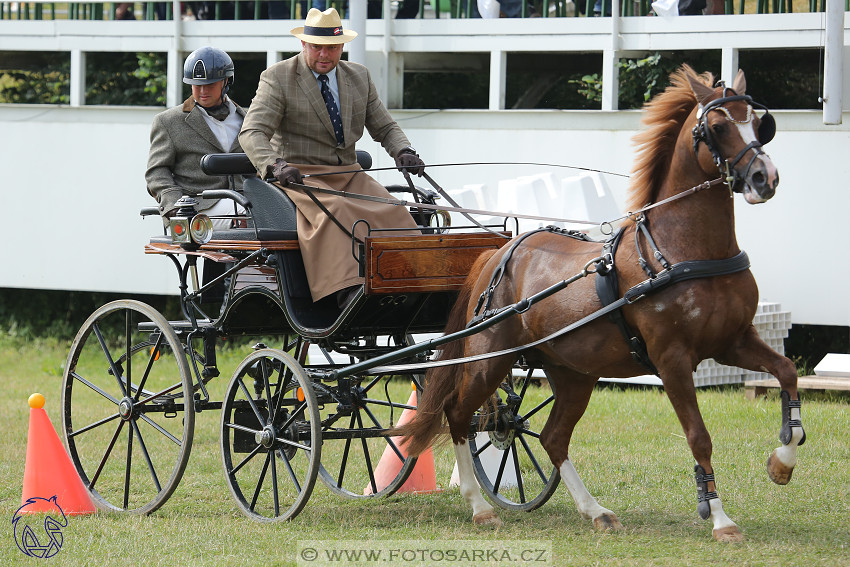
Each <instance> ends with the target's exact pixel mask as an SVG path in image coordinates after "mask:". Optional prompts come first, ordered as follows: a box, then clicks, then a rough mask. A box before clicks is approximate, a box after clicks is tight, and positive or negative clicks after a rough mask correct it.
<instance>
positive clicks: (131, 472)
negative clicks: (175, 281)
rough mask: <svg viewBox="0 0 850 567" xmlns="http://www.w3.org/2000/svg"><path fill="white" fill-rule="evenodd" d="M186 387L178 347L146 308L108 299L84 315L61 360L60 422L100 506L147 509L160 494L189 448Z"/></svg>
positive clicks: (178, 472) (168, 489) (168, 490)
mask: <svg viewBox="0 0 850 567" xmlns="http://www.w3.org/2000/svg"><path fill="white" fill-rule="evenodd" d="M142 328H143V329H142ZM191 392H192V382H191V375H190V374H189V367H188V364H187V363H186V357H185V354H184V351H183V345H182V344H181V343H180V341H179V339H178V338H177V335H176V334H175V333H174V331H173V330H172V329H171V327H170V325H169V324H168V322H167V321H166V320H165V318H164V317H163V316H162V315H160V314H159V312H158V311H156V310H155V309H154V308H152V307H150V306H148V305H146V304H144V303H141V302H138V301H132V300H121V301H115V302H112V303H109V304H107V305H104V306H103V307H101V308H99V309H97V310H96V311H95V312H94V313H93V314H92V315H91V316H90V317H89V318H88V319H87V320H86V322H85V323H84V324H83V326H82V327H81V328H80V331H79V332H78V333H77V336H76V337H75V338H74V341H73V343H72V345H71V351H70V353H69V355H68V360H67V362H66V364H65V373H64V376H63V388H62V400H61V403H62V409H63V420H62V429H63V436H64V441H65V446H66V447H67V449H68V453H69V454H70V456H71V460H72V462H73V463H74V466H75V467H76V469H77V472H78V473H79V474H80V477H81V478H82V480H83V483H84V485H85V486H86V487H87V488H88V489H89V492H90V493H91V495H92V498H93V499H94V501H95V503H96V504H97V505H98V506H99V507H100V508H102V509H104V510H110V511H119V512H127V513H134V514H148V513H151V512H153V511H154V510H156V509H157V508H159V507H160V506H162V504H164V503H165V501H166V500H168V498H169V497H170V496H171V494H172V493H173V492H174V490H175V489H176V488H177V485H178V484H179V482H180V479H181V477H182V476H183V472H184V471H185V469H186V463H187V462H188V460H189V454H190V452H191V448H192V435H193V431H194V424H195V413H194V406H193V404H191V403H190V404H188V405H187V404H185V403H184V401H185V400H186V399H189V400H191V399H192V393H191Z"/></svg>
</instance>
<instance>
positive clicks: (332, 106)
mask: <svg viewBox="0 0 850 567" xmlns="http://www.w3.org/2000/svg"><path fill="white" fill-rule="evenodd" d="M319 81H321V83H322V89H321V91H322V98H323V99H325V106H327V107H328V116H330V117H331V124H332V125H333V127H334V134H336V145H337V146H341V145H342V144H343V143H344V142H345V138H344V137H343V135H342V118H341V117H340V115H339V108H337V106H336V102H335V101H334V96H333V95H332V94H331V89H330V87H329V86H328V76H327V75H319Z"/></svg>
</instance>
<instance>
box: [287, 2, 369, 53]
mask: <svg viewBox="0 0 850 567" xmlns="http://www.w3.org/2000/svg"><path fill="white" fill-rule="evenodd" d="M290 33H291V34H292V35H294V36H295V37H297V38H298V39H300V40H302V41H306V42H307V43H317V44H321V45H329V44H334V43H348V42H349V41H351V40H352V39H354V38H355V37H357V32H355V31H351V30H344V29H342V20H340V19H339V12H337V11H336V10H335V9H334V8H328V9H327V10H325V11H324V12H320V11H319V10H318V9H316V8H310V11H309V12H307V20H306V21H305V22H304V26H302V27H299V28H294V29H293V30H292V31H290Z"/></svg>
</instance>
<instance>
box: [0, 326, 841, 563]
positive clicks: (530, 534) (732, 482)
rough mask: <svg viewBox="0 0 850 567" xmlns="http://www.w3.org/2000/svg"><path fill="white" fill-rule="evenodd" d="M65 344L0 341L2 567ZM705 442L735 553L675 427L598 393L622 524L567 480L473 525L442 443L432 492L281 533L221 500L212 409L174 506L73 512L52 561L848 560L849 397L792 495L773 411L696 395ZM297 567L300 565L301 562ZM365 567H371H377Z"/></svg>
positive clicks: (596, 444) (596, 425)
mask: <svg viewBox="0 0 850 567" xmlns="http://www.w3.org/2000/svg"><path fill="white" fill-rule="evenodd" d="M68 346H69V345H68V344H62V343H58V342H56V341H51V340H36V341H29V342H24V341H21V340H20V339H9V338H3V337H0V383H2V387H3V395H2V396H0V416H2V424H3V426H4V427H3V433H2V440H0V455H2V458H0V459H2V460H0V474H2V478H3V479H4V480H5V482H4V483H3V485H2V487H0V502H2V506H1V507H0V510H2V514H3V516H4V517H5V518H6V519H7V522H6V526H7V528H6V531H5V534H4V535H3V542H4V543H3V545H0V565H19V564H26V561H29V562H30V563H31V564H38V563H37V562H36V561H34V560H25V559H24V557H23V555H22V554H21V552H20V551H19V550H18V549H17V547H16V546H15V541H14V537H13V535H12V530H11V525H10V523H9V521H10V520H11V518H12V515H13V513H14V512H15V510H16V509H17V508H18V507H19V506H20V497H21V483H22V479H23V472H24V466H25V460H26V457H25V456H26V444H27V424H28V414H29V410H28V406H27V398H28V396H29V395H30V394H31V393H32V392H35V391H39V392H41V393H43V394H44V395H45V396H46V397H47V405H46V406H45V409H46V410H47V412H48V415H49V416H50V417H51V419H52V421H53V424H54V426H55V427H57V429H58V426H59V419H60V415H59V411H60V410H59V394H60V382H61V374H62V365H63V364H64V359H65V357H66V354H67V349H68ZM247 353H248V351H247V350H245V349H232V350H226V351H222V359H221V361H220V367H221V369H222V371H223V374H224V375H223V376H221V377H220V378H218V379H216V380H214V381H213V382H212V383H211V387H212V393H213V395H214V396H221V394H222V392H223V391H224V388H225V386H226V384H227V381H228V376H227V375H228V374H229V373H230V372H232V370H233V369H234V368H235V367H236V365H237V364H238V362H239V360H241V358H242V357H244V356H245V355H246V354H247ZM699 399H700V404H701V408H702V412H703V416H704V419H705V421H706V423H707V425H708V427H709V430H710V431H711V432H712V434H713V442H714V466H715V471H716V474H717V479H718V490H719V492H720V495H721V498H722V499H723V504H724V509H725V510H726V512H727V513H728V514H729V516H730V517H731V518H732V519H733V520H735V521H736V522H737V523H738V524H739V526H740V527H741V529H742V530H743V532H744V535H745V537H746V541H745V542H744V543H743V544H740V545H722V544H718V543H716V542H715V541H714V540H713V539H712V537H711V526H710V525H709V524H708V523H706V522H703V521H701V520H700V519H699V518H698V516H697V515H696V502H695V500H696V498H695V489H694V482H693V471H692V466H693V465H692V463H693V459H692V457H691V455H690V451H689V449H688V447H687V444H686V442H685V440H684V438H683V436H682V432H681V428H680V426H679V424H678V421H677V419H676V417H675V415H674V413H673V411H672V408H671V407H670V404H669V402H668V400H667V398H666V396H665V395H664V394H663V392H661V391H659V390H657V389H641V388H629V389H625V390H621V389H619V388H600V389H598V390H597V391H596V392H595V394H594V396H593V398H592V400H591V404H590V407H589V409H588V412H587V415H586V416H585V417H584V419H583V420H582V421H581V423H580V424H579V426H578V428H577V430H576V433H575V437H574V440H573V443H572V447H571V449H572V451H571V455H572V459H573V461H574V463H575V465H576V468H577V470H578V471H579V473H580V474H581V475H582V478H583V480H584V482H585V484H586V485H587V487H588V489H589V490H590V491H591V493H593V494H594V495H595V496H596V497H597V498H598V500H599V502H600V503H601V504H602V505H603V506H606V507H608V508H610V509H612V510H614V511H615V512H616V513H617V514H618V516H619V518H620V520H621V521H622V522H623V525H624V526H625V529H624V530H623V531H620V532H616V533H598V532H595V531H594V530H593V528H592V526H591V525H590V524H589V522H587V521H585V520H583V519H581V517H580V516H579V515H578V513H577V512H576V510H575V506H574V505H573V503H572V501H571V499H570V498H569V495H568V494H567V492H566V489H565V488H564V487H563V486H562V487H559V489H558V491H557V492H556V493H555V495H554V496H553V498H552V500H550V501H549V502H548V503H547V504H545V505H544V506H543V507H541V508H540V509H538V510H536V511H533V512H530V513H522V512H508V511H501V512H500V516H501V518H502V520H503V522H504V524H503V525H502V527H501V528H500V529H498V530H493V529H490V528H484V527H478V526H474V525H473V524H472V522H471V518H470V516H471V514H470V510H469V509H468V507H467V506H466V504H465V503H464V502H463V499H462V497H461V496H460V494H459V492H458V490H457V489H456V488H449V487H448V481H449V477H450V475H451V470H452V467H453V463H454V458H453V454H452V451H451V450H450V448H448V447H445V446H443V447H438V448H437V449H436V450H435V454H436V468H437V480H438V483H441V484H442V485H443V487H444V490H443V491H442V492H441V493H438V494H433V495H396V496H393V497H390V498H388V499H381V500H375V501H363V500H345V499H342V498H340V497H337V496H335V495H333V494H331V493H330V491H329V490H327V489H326V488H325V487H324V486H322V485H321V483H320V482H317V486H316V489H315V491H314V492H313V495H312V497H311V499H310V501H309V503H308V504H307V506H306V508H305V509H304V511H302V512H301V514H300V515H299V516H298V517H296V518H295V519H294V520H293V521H291V522H288V523H284V524H275V525H261V524H258V523H255V522H252V521H250V520H248V519H246V518H244V517H243V516H242V515H241V514H240V513H239V512H238V511H237V508H236V506H235V504H234V502H233V501H232V500H231V497H230V494H229V492H228V489H227V485H226V482H225V479H224V474H223V472H222V466H221V460H220V450H219V447H218V425H219V423H218V417H219V416H218V413H217V412H205V413H201V414H199V415H198V416H197V422H196V436H195V443H194V447H193V450H192V457H191V459H190V461H189V466H188V469H187V472H186V474H185V476H184V477H183V480H182V482H181V483H180V486H179V488H178V489H177V491H176V493H175V494H174V495H173V496H172V498H171V499H170V500H169V501H168V502H167V503H166V504H165V505H164V506H163V507H162V508H161V509H160V510H159V511H157V512H155V513H154V514H153V515H151V516H148V517H128V516H121V515H109V514H97V515H94V516H75V517H71V518H70V520H69V525H68V527H67V528H65V530H64V532H63V533H64V539H65V542H64V546H63V548H62V550H61V551H60V552H59V554H58V555H56V556H55V557H54V558H52V559H51V560H50V561H52V562H53V564H56V565H104V566H105V565H118V564H121V565H145V566H154V565H247V564H251V565H295V564H296V559H297V558H296V550H297V548H298V542H299V540H301V541H304V540H320V541H323V542H325V544H326V545H328V546H329V547H332V546H333V545H334V541H336V540H346V541H351V540H361V541H362V540H404V541H410V540H419V541H423V542H425V541H433V542H436V543H440V544H442V545H445V544H447V543H448V544H450V543H451V542H453V541H458V540H466V541H468V540H476V541H480V542H482V545H486V544H487V543H488V542H489V543H490V544H493V543H498V542H503V541H514V540H535V541H538V542H544V543H545V544H547V545H551V547H552V549H553V551H554V554H553V555H554V559H553V564H556V565H597V564H600V565H601V564H605V565H675V566H680V565H777V566H779V565H782V566H785V565H791V564H802V565H806V566H811V565H850V527H848V524H850V480H848V479H850V475H848V473H847V465H848V462H850V435H848V433H847V429H848V427H847V426H848V417H850V411H848V409H850V397H848V396H847V395H846V394H831V395H823V394H820V395H818V394H812V395H809V396H806V397H804V400H805V401H804V405H803V420H804V424H805V426H806V431H807V434H808V442H807V443H806V445H804V446H803V447H802V448H801V449H800V451H799V463H798V467H797V469H796V470H795V472H794V477H793V479H792V481H791V483H790V484H789V485H788V486H784V487H782V486H776V485H773V484H772V483H771V482H770V481H769V480H768V478H767V475H766V472H765V466H764V464H765V461H766V459H767V456H768V454H769V453H770V451H772V450H773V448H775V447H776V446H777V445H778V441H777V434H778V428H779V401H778V399H777V397H776V396H775V395H771V396H770V397H768V398H767V399H760V400H755V401H750V400H746V399H745V397H744V394H743V392H742V391H741V390H740V389H737V388H728V389H723V390H702V391H700V392H699ZM302 564H304V563H302ZM372 564H374V563H372Z"/></svg>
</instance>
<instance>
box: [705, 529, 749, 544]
mask: <svg viewBox="0 0 850 567" xmlns="http://www.w3.org/2000/svg"><path fill="white" fill-rule="evenodd" d="M712 534H713V535H714V539H716V540H717V541H719V542H720V543H741V542H742V541H744V534H742V533H741V530H739V529H738V526H728V527H725V528H720V529H718V530H714V531H713V532H712Z"/></svg>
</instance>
